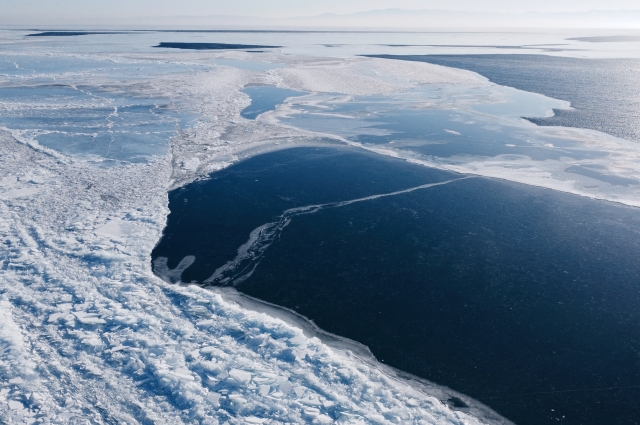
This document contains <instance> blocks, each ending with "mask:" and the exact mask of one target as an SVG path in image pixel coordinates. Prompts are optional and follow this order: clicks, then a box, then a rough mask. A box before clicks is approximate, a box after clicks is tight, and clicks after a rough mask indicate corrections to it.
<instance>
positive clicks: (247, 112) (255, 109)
mask: <svg viewBox="0 0 640 425" xmlns="http://www.w3.org/2000/svg"><path fill="white" fill-rule="evenodd" d="M242 92H243V93H246V94H248V95H249V96H250V97H251V105H249V106H247V107H246V108H244V109H243V110H242V112H240V115H242V116H243V117H245V118H247V119H250V120H252V119H255V118H256V117H257V116H258V115H260V114H263V113H265V112H267V111H273V110H274V109H276V106H278V105H280V104H281V103H282V102H284V101H285V100H286V99H287V98H289V97H295V96H303V95H305V94H306V93H303V92H299V91H295V90H290V89H282V88H279V87H275V86H253V87H246V88H244V89H242Z"/></svg>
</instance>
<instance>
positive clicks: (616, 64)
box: [376, 55, 640, 142]
mask: <svg viewBox="0 0 640 425" xmlns="http://www.w3.org/2000/svg"><path fill="white" fill-rule="evenodd" d="M376 57H383V58H389V59H398V60H410V61H418V62H429V63H434V64H438V65H444V66H450V67H455V68H462V69H467V70H470V71H474V72H477V73H479V74H481V75H484V76H485V77H487V78H489V79H490V80H491V81H493V82H495V83H497V84H500V85H505V86H510V87H514V88H517V89H520V90H525V91H529V92H534V93H541V94H544V95H546V96H549V97H553V98H556V99H561V100H567V101H570V102H571V105H572V106H573V107H574V108H575V110H573V111H567V110H556V111H555V113H556V114H555V116H554V117H551V118H535V119H531V121H533V122H534V123H536V124H538V125H557V126H564V127H579V128H588V129H592V130H598V131H602V132H604V133H608V134H611V135H613V136H616V137H620V138H622V139H626V140H631V141H635V142H638V141H640V79H639V78H638V76H639V75H640V59H576V58H563V57H554V56H545V55H411V56H399V55H379V56H376Z"/></svg>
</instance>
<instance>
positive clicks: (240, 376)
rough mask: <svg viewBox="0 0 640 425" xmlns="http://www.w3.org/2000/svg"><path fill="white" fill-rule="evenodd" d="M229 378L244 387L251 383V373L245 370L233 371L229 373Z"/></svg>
mask: <svg viewBox="0 0 640 425" xmlns="http://www.w3.org/2000/svg"><path fill="white" fill-rule="evenodd" d="M229 376H230V377H231V378H233V379H234V380H235V381H237V382H238V383H240V384H244V385H246V384H248V383H249V381H251V373H249V372H247V371H245V370H240V369H231V372H229Z"/></svg>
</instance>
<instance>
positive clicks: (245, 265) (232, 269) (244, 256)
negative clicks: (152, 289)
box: [202, 176, 473, 286]
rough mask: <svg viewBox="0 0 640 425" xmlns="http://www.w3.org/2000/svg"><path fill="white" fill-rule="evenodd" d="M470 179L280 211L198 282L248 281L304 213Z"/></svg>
mask: <svg viewBox="0 0 640 425" xmlns="http://www.w3.org/2000/svg"><path fill="white" fill-rule="evenodd" d="M470 178H473V177H472V176H468V177H462V178H458V179H452V180H446V181H443V182H438V183H427V184H423V185H420V186H415V187H411V188H408V189H403V190H398V191H395V192H389V193H382V194H377V195H371V196H365V197H363V198H357V199H351V200H348V201H339V202H329V203H326V204H316V205H306V206H303V207H296V208H290V209H288V210H286V211H285V212H283V213H282V214H281V215H280V216H278V218H277V219H276V220H275V221H273V222H270V223H266V224H263V225H261V226H258V227H256V228H255V229H254V230H253V231H252V232H251V233H250V234H249V239H248V240H247V242H245V243H244V244H242V245H241V246H240V247H239V248H238V254H237V255H236V257H235V258H234V259H233V260H231V261H228V262H227V263H225V264H224V265H223V266H221V267H219V268H218V269H217V270H216V271H215V272H214V273H213V274H212V275H211V277H209V278H208V279H206V280H205V281H204V282H202V283H203V284H204V285H212V284H222V285H227V284H229V283H231V284H233V285H234V286H235V285H237V284H239V283H241V282H243V281H245V280H246V279H248V278H249V277H250V276H251V275H252V274H253V272H254V271H255V269H256V267H258V264H259V263H260V260H261V258H262V256H263V255H264V253H265V251H266V250H267V249H268V248H269V247H270V246H271V244H272V243H273V242H274V241H275V240H276V238H277V237H278V236H279V235H280V234H281V233H282V231H283V230H284V228H285V227H287V226H288V225H289V223H291V220H292V219H293V217H296V216H299V215H305V214H314V213H316V212H318V211H321V210H323V209H327V208H340V207H345V206H347V205H351V204H355V203H358V202H365V201H371V200H374V199H379V198H385V197H388V196H396V195H402V194H405V193H410V192H414V191H416V190H421V189H429V188H432V187H436V186H443V185H445V184H449V183H453V182H457V181H460V180H466V179H470Z"/></svg>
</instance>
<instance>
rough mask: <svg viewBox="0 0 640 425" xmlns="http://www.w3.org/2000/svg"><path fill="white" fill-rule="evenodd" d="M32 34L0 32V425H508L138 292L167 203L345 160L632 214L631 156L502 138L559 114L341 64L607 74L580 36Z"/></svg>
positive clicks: (275, 335) (242, 324) (338, 353)
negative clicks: (523, 57)
mask: <svg viewBox="0 0 640 425" xmlns="http://www.w3.org/2000/svg"><path fill="white" fill-rule="evenodd" d="M30 33H31V32H30V31H15V30H0V47H1V48H0V145H1V149H0V170H1V173H0V306H1V307H0V315H1V316H2V317H0V418H1V419H2V421H4V422H8V423H34V422H37V421H40V422H45V423H46V422H49V423H81V422H82V421H84V420H90V421H92V422H94V423H150V422H154V423H167V424H174V423H204V424H219V423H238V424H240V423H265V424H269V423H274V424H275V423H336V422H337V423H354V424H355V423H371V424H373V423H421V424H422V423H429V424H480V423H484V424H494V423H495V424H508V423H510V422H509V420H508V419H505V418H502V417H501V416H500V415H498V414H497V413H495V412H493V411H492V410H491V409H490V408H488V407H486V406H484V405H483V404H481V403H479V402H477V401H474V400H473V399H472V398H470V397H468V396H466V395H463V394H460V393H457V392H456V391H455V390H456V389H455V388H454V389H448V388H445V387H441V386H438V385H436V384H433V383H430V382H428V381H421V380H419V379H416V378H415V377H411V376H410V375H408V374H403V373H402V372H399V371H397V370H394V369H392V368H389V367H385V366H384V365H382V364H380V363H378V362H377V361H376V360H375V359H374V358H372V357H371V356H370V355H369V354H368V353H367V350H366V348H363V347H362V346H361V345H359V344H357V343H355V342H352V341H348V340H344V339H342V338H341V337H339V336H332V335H328V334H326V333H323V332H322V331H320V330H318V329H317V328H315V327H314V326H313V325H312V324H310V323H309V322H307V321H305V320H304V319H303V318H301V317H299V316H296V315H295V314H289V313H286V314H285V313H283V312H282V310H281V309H278V308H277V307H274V306H271V307H269V306H265V305H264V304H261V303H260V302H259V301H255V300H253V301H250V300H248V299H247V298H243V297H242V296H241V295H238V294H237V293H234V292H233V291H231V292H216V291H209V290H204V289H200V288H197V287H194V286H189V285H174V284H168V283H166V282H165V281H163V280H162V279H161V278H159V277H158V276H156V275H155V274H154V273H153V271H152V267H151V261H150V260H151V257H150V255H151V252H152V250H153V248H154V246H156V244H157V243H158V241H159V240H160V238H161V235H162V231H163V228H164V227H165V225H166V220H167V215H168V214H169V209H168V193H169V192H170V191H171V190H176V189H179V188H181V187H184V186H185V185H187V184H189V183H192V182H194V181H198V180H202V179H208V178H210V177H211V176H215V172H216V171H220V170H224V169H227V168H228V167H230V166H232V165H233V164H236V163H239V162H240V161H241V160H243V159H247V158H252V157H255V156H258V155H260V154H264V153H268V152H272V151H279V150H283V149H287V148H293V147H313V148H319V147H340V146H345V145H347V146H351V147H352V148H355V149H356V150H359V149H366V150H368V151H370V153H375V154H381V155H390V156H394V157H398V158H401V159H404V160H406V161H409V162H412V163H414V164H419V165H422V166H426V167H430V168H431V169H436V170H432V171H433V172H438V173H445V174H447V173H451V174H453V173H458V174H456V175H462V176H463V177H470V176H475V175H481V176H489V177H498V178H501V179H505V180H512V181H516V182H521V183H525V184H528V185H536V186H540V187H542V188H548V189H554V190H559V191H564V192H571V193H573V194H577V195H579V196H582V197H591V198H599V199H603V200H609V201H615V202H620V203H625V204H628V205H638V204H639V203H640V197H639V196H638V193H637V187H638V185H637V184H636V181H640V177H639V176H638V167H637V164H638V163H640V162H639V161H638V158H637V155H638V151H637V148H636V145H635V144H633V143H631V142H626V141H624V140H621V139H617V138H615V137H612V136H608V135H605V134H602V133H598V132H596V131H588V130H581V129H565V128H541V127H536V126H535V125H534V124H532V123H531V122H527V121H524V120H522V119H521V118H520V117H521V116H527V117H548V116H549V115H550V111H551V110H552V109H563V108H568V107H570V105H569V104H568V103H567V102H565V101H560V100H556V99H552V98H549V97H545V96H542V95H539V94H532V93H526V92H522V91H517V90H514V89H510V88H505V87H501V86H498V85H495V84H492V83H490V82H489V81H488V80H487V78H484V77H482V76H481V75H479V74H475V73H473V72H470V71H466V70H459V69H454V68H447V67H443V66H438V65H433V64H426V63H409V62H401V61H390V60H383V59H372V58H365V57H362V56H360V55H364V54H384V53H386V54H392V53H398V54H412V53H416V52H418V53H425V52H427V53H428V52H436V51H437V52H444V53H450V52H471V53H482V52H496V51H499V52H516V53H522V52H524V51H526V52H537V53H541V52H542V53H545V54H554V55H569V56H571V55H574V56H586V57H625V56H626V55H630V54H634V53H633V52H635V50H634V49H633V48H632V47H633V46H632V45H630V44H629V43H616V44H615V46H612V45H607V44H606V43H588V42H583V41H580V40H567V39H568V38H576V37H581V36H594V34H590V33H588V34H587V33H579V32H571V33H560V32H558V33H549V34H543V33H539V34H535V33H529V34H524V33H509V34H504V33H485V34H481V35H480V36H479V35H477V34H471V33H465V32H461V33H448V34H446V33H420V34H403V33H318V32H310V33H300V34H295V36H292V34H291V33H277V32H265V33H255V32H246V33H242V32H240V33H224V32H210V33H207V32H201V33H199V32H194V33H176V32H161V31H128V32H126V33H116V34H87V35H77V36H64V37H55V36H52V37H27V35H28V34H30ZM595 35H600V34H595ZM605 35H606V34H605ZM161 42H182V43H231V44H245V45H255V44H260V45H273V46H283V47H282V48H279V49H261V51H245V50H238V51H183V50H176V49H162V48H156V47H153V46H157V45H158V44H159V43H161ZM470 44H476V46H475V47H469V45H470ZM550 44H563V46H561V47H558V48H556V49H555V50H553V51H550V50H549V49H548V45H550ZM434 45H439V46H435V47H434ZM505 45H509V46H515V47H513V48H507V49H505V48H504V47H505ZM532 45H533V47H532ZM459 46H465V47H459ZM492 46H494V47H492ZM495 46H498V47H495ZM523 46H524V47H526V48H523ZM536 46H537V47H536ZM545 46H546V47H545ZM269 92H273V93H278V94H277V95H267V96H266V98H265V99H264V100H265V103H264V105H260V107H259V108H257V109H256V110H251V109H247V108H250V107H251V105H252V103H253V104H254V105H256V104H257V103H258V102H257V99H258V96H257V94H256V93H267V94H268V93H269ZM242 111H245V115H248V117H244V116H243V115H242ZM251 111H253V112H252V113H251V114H249V113H250V112H251ZM263 111H264V112H263ZM248 118H251V119H248ZM452 172H453V173H452ZM212 173H213V174H212ZM396 189H398V190H404V189H406V188H400V187H398V188H396ZM364 192H366V193H367V194H369V192H368V191H366V190H365V191H364ZM238 213H239V214H242V211H238ZM236 236H237V235H236ZM245 237H247V235H246V234H244V233H243V234H242V238H245ZM236 249H237V246H236V245H234V248H233V250H236ZM190 261H191V260H189V259H188V258H187V259H186V260H185V262H184V263H182V265H181V266H180V265H178V271H177V272H176V273H174V275H175V276H178V280H179V276H180V270H179V269H180V268H184V269H186V268H187V267H188V266H189V265H190V264H191V262H190ZM171 266H172V268H173V266H174V265H173V264H171ZM174 270H175V269H174ZM169 280H171V279H169ZM174 281H175V280H174Z"/></svg>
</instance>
